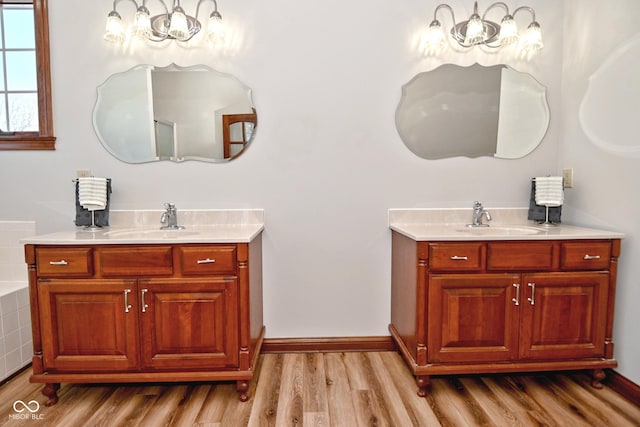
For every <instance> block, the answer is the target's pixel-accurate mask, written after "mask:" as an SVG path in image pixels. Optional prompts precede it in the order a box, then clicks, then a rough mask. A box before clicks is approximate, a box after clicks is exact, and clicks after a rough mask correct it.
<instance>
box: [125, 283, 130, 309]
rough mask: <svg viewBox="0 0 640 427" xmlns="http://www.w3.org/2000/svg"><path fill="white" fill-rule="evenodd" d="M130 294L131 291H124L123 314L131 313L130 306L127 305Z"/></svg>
mask: <svg viewBox="0 0 640 427" xmlns="http://www.w3.org/2000/svg"><path fill="white" fill-rule="evenodd" d="M130 293H131V289H125V290H124V312H125V313H128V312H130V311H131V304H129V294H130Z"/></svg>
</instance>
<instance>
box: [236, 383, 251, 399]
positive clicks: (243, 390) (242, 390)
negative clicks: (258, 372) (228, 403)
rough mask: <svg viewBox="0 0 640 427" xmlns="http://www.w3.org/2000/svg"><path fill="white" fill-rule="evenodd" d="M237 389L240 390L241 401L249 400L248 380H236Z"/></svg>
mask: <svg viewBox="0 0 640 427" xmlns="http://www.w3.org/2000/svg"><path fill="white" fill-rule="evenodd" d="M236 390H238V397H239V398H240V402H246V401H247V400H249V395H247V391H248V390H249V382H248V381H246V380H239V381H236Z"/></svg>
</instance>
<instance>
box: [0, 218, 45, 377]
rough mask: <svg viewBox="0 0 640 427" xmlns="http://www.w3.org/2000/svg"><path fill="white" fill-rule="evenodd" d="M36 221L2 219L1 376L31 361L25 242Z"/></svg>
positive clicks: (0, 274) (0, 255)
mask: <svg viewBox="0 0 640 427" xmlns="http://www.w3.org/2000/svg"><path fill="white" fill-rule="evenodd" d="M35 233H36V224H35V222H34V221H0V380H3V379H5V378H7V377H8V376H10V375H11V374H13V373H15V372H16V371H18V370H19V369H21V368H22V367H24V366H26V365H27V364H29V363H30V362H31V356H33V346H32V341H31V314H30V312H29V289H28V284H27V267H26V265H25V263H24V245H23V244H22V243H20V240H21V239H23V238H25V237H28V236H33V235H34V234H35Z"/></svg>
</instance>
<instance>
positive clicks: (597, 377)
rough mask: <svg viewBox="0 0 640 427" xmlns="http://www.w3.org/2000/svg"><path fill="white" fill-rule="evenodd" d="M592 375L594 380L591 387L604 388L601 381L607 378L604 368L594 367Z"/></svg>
mask: <svg viewBox="0 0 640 427" xmlns="http://www.w3.org/2000/svg"><path fill="white" fill-rule="evenodd" d="M592 376H593V380H592V381H591V387H593V388H597V389H601V388H602V384H601V382H602V381H603V380H604V379H605V378H607V374H605V373H604V370H602V369H594V370H593V374H592Z"/></svg>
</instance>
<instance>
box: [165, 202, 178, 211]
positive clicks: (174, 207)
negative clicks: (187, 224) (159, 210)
mask: <svg viewBox="0 0 640 427" xmlns="http://www.w3.org/2000/svg"><path fill="white" fill-rule="evenodd" d="M164 207H165V208H167V210H175V209H176V205H175V204H173V203H169V202H167V203H165V204H164Z"/></svg>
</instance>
